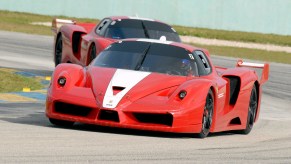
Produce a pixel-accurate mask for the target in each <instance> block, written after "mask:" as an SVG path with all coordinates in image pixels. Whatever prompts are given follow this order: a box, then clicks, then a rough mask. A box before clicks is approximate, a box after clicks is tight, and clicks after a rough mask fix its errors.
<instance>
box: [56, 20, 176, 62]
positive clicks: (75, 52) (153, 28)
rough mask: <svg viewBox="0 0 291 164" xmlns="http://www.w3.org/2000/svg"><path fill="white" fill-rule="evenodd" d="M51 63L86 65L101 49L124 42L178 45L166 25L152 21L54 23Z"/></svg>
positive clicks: (65, 21)
mask: <svg viewBox="0 0 291 164" xmlns="http://www.w3.org/2000/svg"><path fill="white" fill-rule="evenodd" d="M52 31H53V33H54V62H55V65H58V64H60V63H75V64H79V65H81V66H86V65H88V64H89V63H90V62H91V61H92V60H93V59H94V58H95V57H96V56H97V55H98V54H99V53H100V52H101V51H102V50H103V49H104V48H106V47H107V46H108V45H109V44H111V43H113V42H115V41H116V40H120V39H125V38H151V39H159V38H160V37H161V36H165V37H166V38H167V40H171V41H176V42H181V40H180V37H179V35H178V34H177V33H176V31H175V30H174V29H173V28H172V27H171V26H169V25H167V24H165V23H163V22H161V21H158V20H153V19H147V18H139V17H126V16H115V17H107V18H104V19H103V20H101V21H100V23H99V24H97V25H96V24H94V23H77V22H76V21H73V20H64V19H54V20H53V22H52Z"/></svg>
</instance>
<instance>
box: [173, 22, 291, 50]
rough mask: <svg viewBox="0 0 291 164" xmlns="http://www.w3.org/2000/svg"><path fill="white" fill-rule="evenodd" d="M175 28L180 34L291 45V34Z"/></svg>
mask: <svg viewBox="0 0 291 164" xmlns="http://www.w3.org/2000/svg"><path fill="white" fill-rule="evenodd" d="M174 28H175V29H176V31H177V32H178V33H179V34H180V35H189V36H196V37H201V38H210V39H221V40H231V41H240V42H253V43H263V44H276V45H283V46H291V36H290V35H275V34H261V33H253V32H240V31H225V30H213V29H205V28H193V27H181V26H174Z"/></svg>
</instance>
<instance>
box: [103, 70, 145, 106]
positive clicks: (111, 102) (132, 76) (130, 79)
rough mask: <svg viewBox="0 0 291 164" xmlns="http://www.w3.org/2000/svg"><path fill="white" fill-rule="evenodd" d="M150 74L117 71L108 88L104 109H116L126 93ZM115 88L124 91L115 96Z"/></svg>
mask: <svg viewBox="0 0 291 164" xmlns="http://www.w3.org/2000/svg"><path fill="white" fill-rule="evenodd" d="M149 74H150V72H140V71H131V70H123V69H117V70H116V72H115V74H114V75H113V77H112V79H111V81H110V83H109V85H108V87H107V90H106V93H105V96H104V100H103V107H104V108H115V107H116V106H117V105H118V103H119V102H120V100H121V99H122V98H123V97H124V96H125V95H126V93H127V92H128V91H129V90H130V89H131V88H133V87H134V86H135V85H136V84H138V83H139V82H140V81H141V80H143V79H144V78H145V77H147V76H148V75H149ZM113 87H121V88H124V89H123V90H121V91H120V92H119V93H117V94H116V95H114V94H113Z"/></svg>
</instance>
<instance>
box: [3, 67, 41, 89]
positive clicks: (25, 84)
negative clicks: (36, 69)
mask: <svg viewBox="0 0 291 164" xmlns="http://www.w3.org/2000/svg"><path fill="white" fill-rule="evenodd" d="M43 87H44V86H43V85H42V84H41V82H40V80H37V79H35V78H28V77H24V76H21V75H17V74H15V73H13V72H8V71H3V70H0V93H4V92H18V91H22V89H23V88H30V89H31V90H38V89H42V88H43Z"/></svg>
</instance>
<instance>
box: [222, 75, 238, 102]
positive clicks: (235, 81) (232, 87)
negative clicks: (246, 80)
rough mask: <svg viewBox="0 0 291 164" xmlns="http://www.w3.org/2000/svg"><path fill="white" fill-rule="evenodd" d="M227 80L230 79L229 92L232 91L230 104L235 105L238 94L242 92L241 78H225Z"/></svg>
mask: <svg viewBox="0 0 291 164" xmlns="http://www.w3.org/2000/svg"><path fill="white" fill-rule="evenodd" d="M225 78H228V79H229V83H230V84H229V86H230V88H229V90H230V97H229V104H230V105H234V104H235V103H236V101H237V98H238V94H239V91H240V85H241V82H240V78H239V77H236V76H225Z"/></svg>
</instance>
